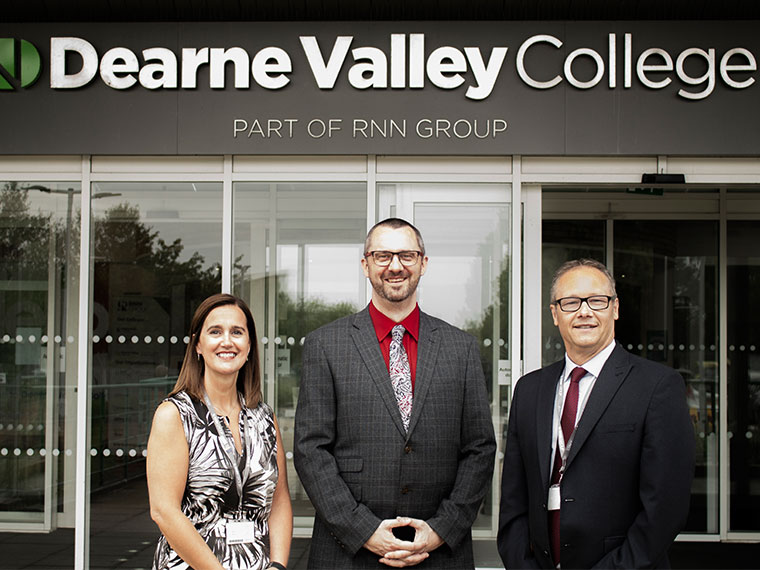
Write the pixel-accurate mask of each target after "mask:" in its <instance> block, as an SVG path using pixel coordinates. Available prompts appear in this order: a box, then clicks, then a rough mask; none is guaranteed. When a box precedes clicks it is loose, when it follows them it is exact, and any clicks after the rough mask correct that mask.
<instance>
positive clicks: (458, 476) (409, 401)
mask: <svg viewBox="0 0 760 570" xmlns="http://www.w3.org/2000/svg"><path fill="white" fill-rule="evenodd" d="M427 263H428V259H427V257H426V256H425V245H424V243H423V241H422V236H421V235H420V233H419V231H418V230H417V229H416V228H415V227H414V226H412V225H411V224H409V223H408V222H406V221H404V220H401V219H398V218H390V219H387V220H384V221H382V222H380V223H378V224H377V225H375V227H373V228H372V229H371V230H370V232H369V234H368V235H367V241H366V243H365V252H364V257H363V258H362V260H361V264H362V268H363V270H364V274H365V275H366V277H367V278H368V279H369V281H370V283H371V284H372V289H373V291H372V302H371V303H370V304H369V306H368V307H366V308H365V309H364V310H362V311H360V312H359V313H356V314H355V315H351V316H348V317H344V318H342V319H338V320H337V321H335V322H333V323H330V324H328V325H325V326H324V327H321V328H320V329H318V330H316V331H314V332H313V333H311V334H310V335H308V336H307V337H306V342H305V344H304V354H303V371H302V374H301V389H300V393H299V397H298V408H297V409H296V425H295V446H294V455H295V466H296V469H297V470H298V475H299V477H300V478H301V482H302V483H303V486H304V488H305V489H306V492H307V493H308V494H309V498H310V499H311V501H312V503H313V504H314V508H315V510H316V516H315V517H314V532H313V534H312V539H311V548H310V550H309V564H308V566H309V568H318V569H327V570H335V569H337V568H351V569H357V568H381V567H382V566H381V564H385V565H387V566H393V567H408V566H417V567H419V568H420V569H422V568H451V569H455V570H465V569H466V568H473V566H474V564H473V553H472V534H471V527H472V523H473V521H474V520H475V517H476V516H477V514H478V509H479V508H480V504H481V502H482V500H483V496H484V495H485V493H486V490H487V488H488V481H489V480H490V479H491V475H492V473H493V463H494V453H495V450H496V443H495V440H494V434H493V420H492V418H491V410H490V408H489V403H488V395H487V392H486V382H485V379H484V377H483V370H482V368H481V365H480V353H479V352H478V346H477V342H476V340H475V338H473V337H472V336H471V335H469V334H466V333H464V332H463V331H461V330H459V329H457V328H455V327H453V326H451V325H449V324H447V323H445V322H443V321H441V320H440V319H436V318H435V317H432V316H430V315H428V314H426V313H424V312H422V311H420V309H419V307H418V305H417V294H416V290H417V284H418V282H419V279H420V277H421V276H422V275H423V274H424V273H425V269H426V267H427ZM402 355H403V356H402Z"/></svg>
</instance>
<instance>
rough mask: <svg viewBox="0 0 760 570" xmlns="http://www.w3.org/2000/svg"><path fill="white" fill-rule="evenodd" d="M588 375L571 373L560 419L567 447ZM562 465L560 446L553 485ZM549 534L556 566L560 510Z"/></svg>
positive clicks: (552, 519) (554, 513)
mask: <svg viewBox="0 0 760 570" xmlns="http://www.w3.org/2000/svg"><path fill="white" fill-rule="evenodd" d="M585 375H586V370H584V369H583V368H581V367H580V366H578V367H577V368H575V369H573V371H572V372H571V373H570V387H569V388H568V389H567V396H566V397H565V405H564V406H563V407H562V418H561V419H560V425H561V426H562V435H563V436H564V439H565V445H567V442H568V440H569V439H570V436H571V435H572V434H573V430H574V429H575V416H576V415H577V414H578V384H579V383H580V381H581V378H583V377H584V376H585ZM561 465H562V457H561V455H560V453H559V445H558V446H557V452H556V453H555V454H554V468H553V469H552V485H556V484H557V483H559V469H560V466H561ZM549 534H550V535H551V540H552V556H553V558H554V565H555V566H556V565H557V564H559V509H557V510H556V511H549Z"/></svg>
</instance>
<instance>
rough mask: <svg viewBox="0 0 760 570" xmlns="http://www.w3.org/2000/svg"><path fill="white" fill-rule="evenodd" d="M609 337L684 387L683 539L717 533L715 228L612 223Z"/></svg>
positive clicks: (712, 225) (708, 225)
mask: <svg viewBox="0 0 760 570" xmlns="http://www.w3.org/2000/svg"><path fill="white" fill-rule="evenodd" d="M614 239H615V247H614V268H615V271H614V273H615V279H616V281H617V292H618V297H619V298H620V319H619V320H618V321H617V323H616V326H615V329H616V337H617V339H618V340H619V341H620V342H621V343H622V344H623V345H624V346H625V348H627V349H628V350H629V351H630V352H632V353H634V354H638V355H640V356H643V357H645V358H648V359H650V360H655V361H658V362H662V363H663V364H666V365H668V366H670V367H671V368H675V369H676V370H678V372H679V373H680V374H681V375H682V376H683V378H684V380H685V381H686V388H687V399H688V406H689V413H690V414H691V417H692V420H693V422H694V429H695V436H696V438H697V458H696V463H697V467H696V473H695V479H694V483H693V486H692V500H691V510H690V514H689V520H688V522H687V526H686V529H685V530H686V532H717V531H718V439H717V434H716V426H717V407H718V401H717V394H718V374H717V371H718V353H717V344H718V329H717V314H718V311H717V305H718V290H717V284H718V224H717V222H714V221H685V220H682V221H678V222H672V221H616V222H615V232H614Z"/></svg>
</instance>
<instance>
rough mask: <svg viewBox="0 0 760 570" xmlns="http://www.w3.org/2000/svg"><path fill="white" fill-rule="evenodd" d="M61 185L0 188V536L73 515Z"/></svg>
mask: <svg viewBox="0 0 760 570" xmlns="http://www.w3.org/2000/svg"><path fill="white" fill-rule="evenodd" d="M70 186H71V184H56V183H51V182H47V183H45V184H44V185H43V184H35V183H30V182H25V183H23V184H21V183H17V182H5V183H0V260H2V261H1V262H0V530H12V531H18V530H27V531H51V530H54V529H55V528H56V527H57V526H59V525H61V526H67V523H70V520H69V521H67V520H66V515H68V514H69V513H70V512H71V511H73V492H72V489H71V487H72V484H73V457H74V441H73V440H74V429H75V425H74V421H73V419H74V418H75V417H76V414H75V412H74V409H73V406H74V398H73V396H74V391H73V385H75V379H76V369H77V366H76V361H77V358H76V353H77V350H76V344H75V338H76V330H77V320H76V316H77V306H78V303H77V299H78V294H79V285H78V275H79V262H78V259H77V255H75V252H76V251H77V249H78V245H79V222H78V218H79V198H80V190H79V188H78V187H77V188H72V187H70ZM67 412H68V413H67ZM64 540H65V538H64ZM48 562H49V560H48Z"/></svg>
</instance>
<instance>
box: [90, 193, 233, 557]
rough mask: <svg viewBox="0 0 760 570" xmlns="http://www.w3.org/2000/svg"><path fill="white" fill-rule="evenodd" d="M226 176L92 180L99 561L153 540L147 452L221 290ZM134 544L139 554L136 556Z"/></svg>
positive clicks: (94, 496)
mask: <svg viewBox="0 0 760 570" xmlns="http://www.w3.org/2000/svg"><path fill="white" fill-rule="evenodd" d="M221 198H222V185H221V184H219V183H201V182H189V183H186V182H183V183H160V182H98V183H95V184H93V195H92V222H91V234H92V239H91V275H92V301H91V308H92V326H93V328H92V338H91V342H92V357H91V359H92V365H91V366H92V372H91V385H92V391H91V403H90V505H91V524H90V544H91V552H93V553H97V555H93V556H94V558H92V559H91V564H92V565H93V566H96V565H102V566H105V567H113V565H115V564H117V563H119V561H121V563H122V564H123V563H124V562H125V561H129V560H131V559H132V558H133V557H134V554H136V552H130V550H141V551H145V552H149V551H151V550H152V548H154V547H155V539H156V537H157V530H156V527H155V525H154V524H153V523H152V521H151V520H150V518H149V517H148V513H147V510H146V506H147V489H146V485H145V455H146V447H147V442H148V434H149V432H150V425H151V421H152V418H153V412H154V411H155V409H156V406H157V405H158V404H159V403H160V402H161V400H162V399H163V398H164V397H165V396H166V395H167V394H168V392H169V390H171V388H172V387H173V386H174V383H175V382H176V380H177V375H178V374H179V369H180V367H181V364H182V359H183V357H184V354H185V345H186V344H187V342H188V338H187V337H186V335H187V331H188V329H189V328H190V319H191V318H192V315H193V312H194V311H195V308H196V307H197V306H198V304H199V303H200V302H201V301H202V300H203V299H204V298H206V297H207V296H209V295H211V294H213V293H217V292H219V291H220V289H221V259H222V199H221ZM130 554H131V555H132V556H130Z"/></svg>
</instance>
